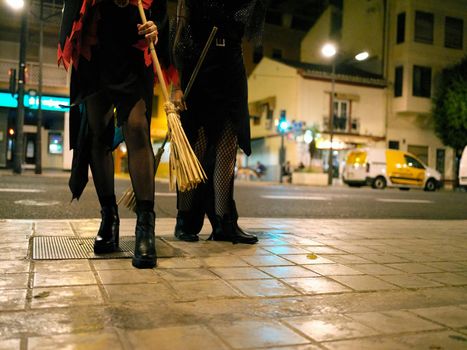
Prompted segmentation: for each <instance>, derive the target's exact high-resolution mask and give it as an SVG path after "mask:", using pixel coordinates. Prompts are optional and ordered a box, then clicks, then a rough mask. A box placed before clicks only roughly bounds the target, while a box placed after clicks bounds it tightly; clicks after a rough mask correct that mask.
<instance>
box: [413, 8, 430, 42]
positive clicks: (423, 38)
mask: <svg viewBox="0 0 467 350" xmlns="http://www.w3.org/2000/svg"><path fill="white" fill-rule="evenodd" d="M433 23H434V16H433V14H432V13H429V12H422V11H416V12H415V38H414V40H415V41H416V42H418V43H424V44H433V28H434V25H433Z"/></svg>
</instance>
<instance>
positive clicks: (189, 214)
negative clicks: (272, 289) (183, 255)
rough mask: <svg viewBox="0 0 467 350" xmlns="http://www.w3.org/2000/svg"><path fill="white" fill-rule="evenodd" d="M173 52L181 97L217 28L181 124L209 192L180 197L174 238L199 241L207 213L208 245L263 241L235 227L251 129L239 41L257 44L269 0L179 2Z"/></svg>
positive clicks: (201, 189)
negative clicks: (240, 169) (241, 162)
mask: <svg viewBox="0 0 467 350" xmlns="http://www.w3.org/2000/svg"><path fill="white" fill-rule="evenodd" d="M177 12H178V23H177V29H176V32H175V40H174V46H173V55H174V61H175V63H176V66H177V68H178V69H179V73H180V77H181V88H182V90H183V89H184V88H185V87H186V85H187V83H188V80H189V78H190V76H191V73H192V71H193V68H194V67H195V64H196V62H197V60H198V57H199V55H200V53H201V51H202V48H203V47H204V45H205V43H206V40H207V38H208V37H209V34H210V32H211V30H212V28H213V26H216V27H217V28H218V31H217V34H216V37H215V39H214V41H213V43H212V45H211V47H210V48H209V51H208V53H207V55H206V58H205V61H204V62H203V64H202V66H201V69H200V71H199V73H198V75H197V77H196V80H195V81H194V84H193V87H192V90H191V92H190V95H188V96H187V98H186V100H185V101H184V102H185V105H186V106H187V109H186V110H185V111H184V112H182V114H181V117H182V124H183V127H184V129H185V132H186V133H187V136H188V138H189V140H190V143H191V145H192V147H193V150H194V152H195V153H196V155H197V156H198V158H199V160H200V161H201V163H202V165H203V167H204V169H205V171H206V173H207V177H208V182H207V183H206V184H205V185H201V186H199V187H198V188H197V189H195V190H192V191H187V192H178V196H177V208H178V214H177V223H176V226H175V237H177V238H178V239H180V240H183V241H197V240H199V238H198V233H199V232H200V230H201V228H202V225H203V221H204V214H205V213H206V214H207V215H208V218H209V220H210V222H211V225H212V227H213V232H212V234H211V236H210V239H212V240H215V241H230V242H233V243H247V244H253V243H256V242H257V241H258V238H257V237H256V236H254V235H252V234H249V233H246V232H244V231H243V230H242V229H241V228H240V227H239V226H238V224H237V220H238V214H237V209H236V205H235V202H234V200H233V185H234V169H235V160H236V155H237V148H238V146H240V148H241V149H242V150H243V151H244V152H245V153H246V154H247V155H249V154H250V153H251V147H250V124H249V114H248V95H247V78H246V74H245V68H244V64H243V53H242V47H241V43H242V39H243V38H244V37H245V36H246V37H247V38H248V39H252V40H255V42H259V40H258V39H259V38H260V36H261V34H262V31H263V26H264V17H265V13H266V4H265V1H264V0H236V1H221V0H186V1H179V3H178V11H177Z"/></svg>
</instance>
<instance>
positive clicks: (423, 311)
mask: <svg viewBox="0 0 467 350" xmlns="http://www.w3.org/2000/svg"><path fill="white" fill-rule="evenodd" d="M98 225H99V221H98V220H69V221H51V220H48V221H45V220H44V221H40V220H37V221H26V220H0V310H1V311H0V349H34V350H36V349H63V348H67V349H86V350H88V349H112V350H117V349H162V350H165V349H168V350H179V349H180V350H182V349H183V350H190V349H203V350H204V349H206V350H210V349H213V350H222V349H269V350H272V349H274V350H278V349H282V350H292V349H295V350H315V349H332V350H334V349H358V350H361V349H371V350H373V349H391V350H393V349H467V222H466V221H428V220H427V221H415V220H347V219H346V220H312V219H309V220H306V219H242V220H241V225H242V226H243V227H245V228H248V229H250V230H251V231H256V232H260V243H259V244H257V245H255V246H246V245H232V244H229V243H220V242H206V241H201V242H198V243H184V242H178V241H174V239H173V238H172V230H173V225H174V220H173V219H161V220H158V221H157V232H158V235H159V236H160V237H161V239H162V240H163V241H164V242H165V243H167V244H168V245H169V246H170V247H172V248H174V250H176V251H178V252H179V253H181V254H179V256H178V257H173V258H161V259H159V261H158V262H159V266H158V267H157V268H156V269H154V270H136V269H134V268H132V267H131V262H130V260H129V259H111V260H102V259H77V260H47V261H45V260H32V259H30V258H29V256H31V247H30V239H31V237H32V236H36V237H38V236H69V237H76V239H79V237H92V236H93V235H94V234H95V232H96V230H97V227H98ZM133 225H134V220H130V219H124V220H122V231H123V232H122V234H123V235H128V236H131V235H132V231H133ZM206 226H209V225H208V224H207V225H206ZM206 230H207V228H206ZM206 237H207V231H205V232H204V234H203V238H206Z"/></svg>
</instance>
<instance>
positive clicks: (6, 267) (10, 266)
mask: <svg viewBox="0 0 467 350" xmlns="http://www.w3.org/2000/svg"><path fill="white" fill-rule="evenodd" d="M29 265H30V263H29V261H26V260H0V274H7V273H22V272H29Z"/></svg>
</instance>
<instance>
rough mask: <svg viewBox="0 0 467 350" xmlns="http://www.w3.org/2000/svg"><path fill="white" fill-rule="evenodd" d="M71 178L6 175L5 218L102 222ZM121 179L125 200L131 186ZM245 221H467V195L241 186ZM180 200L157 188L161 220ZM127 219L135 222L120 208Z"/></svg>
mask: <svg viewBox="0 0 467 350" xmlns="http://www.w3.org/2000/svg"><path fill="white" fill-rule="evenodd" d="M67 182H68V174H66V173H55V174H54V173H50V174H45V175H32V174H30V173H24V174H23V175H20V176H18V175H16V176H13V175H10V173H7V172H5V171H3V172H2V173H0V219H75V218H76V219H82V218H97V217H99V216H100V215H99V205H98V202H97V197H96V194H95V192H94V187H93V184H92V180H90V183H89V184H88V186H87V188H86V190H85V192H84V194H83V196H82V197H81V199H80V200H79V201H73V202H71V195H70V192H69V190H68V187H67ZM129 184H130V181H129V180H127V179H118V180H116V189H117V195H118V196H119V195H120V194H122V193H123V192H124V190H125V189H126V188H127V187H128V186H129ZM235 198H236V201H237V207H238V210H239V214H240V216H243V217H279V218H282V217H283V218H355V219H357V218H365V219H371V218H388V219H395V218H403V219H426V220H430V219H437V220H456V219H464V220H465V219H467V193H463V192H452V191H446V190H441V191H438V192H431V193H429V192H424V191H420V190H411V191H400V190H398V189H386V190H382V191H379V190H373V189H370V188H349V187H346V186H335V187H333V188H327V187H326V188H320V187H306V186H292V185H279V184H260V183H240V182H238V183H237V185H236V188H235ZM175 208H176V197H175V194H174V193H173V192H170V191H169V188H168V184H167V183H165V182H157V183H156V213H157V216H158V217H175V215H176V209H175ZM120 216H121V217H134V214H133V213H132V212H130V211H129V210H127V209H125V208H120Z"/></svg>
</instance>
